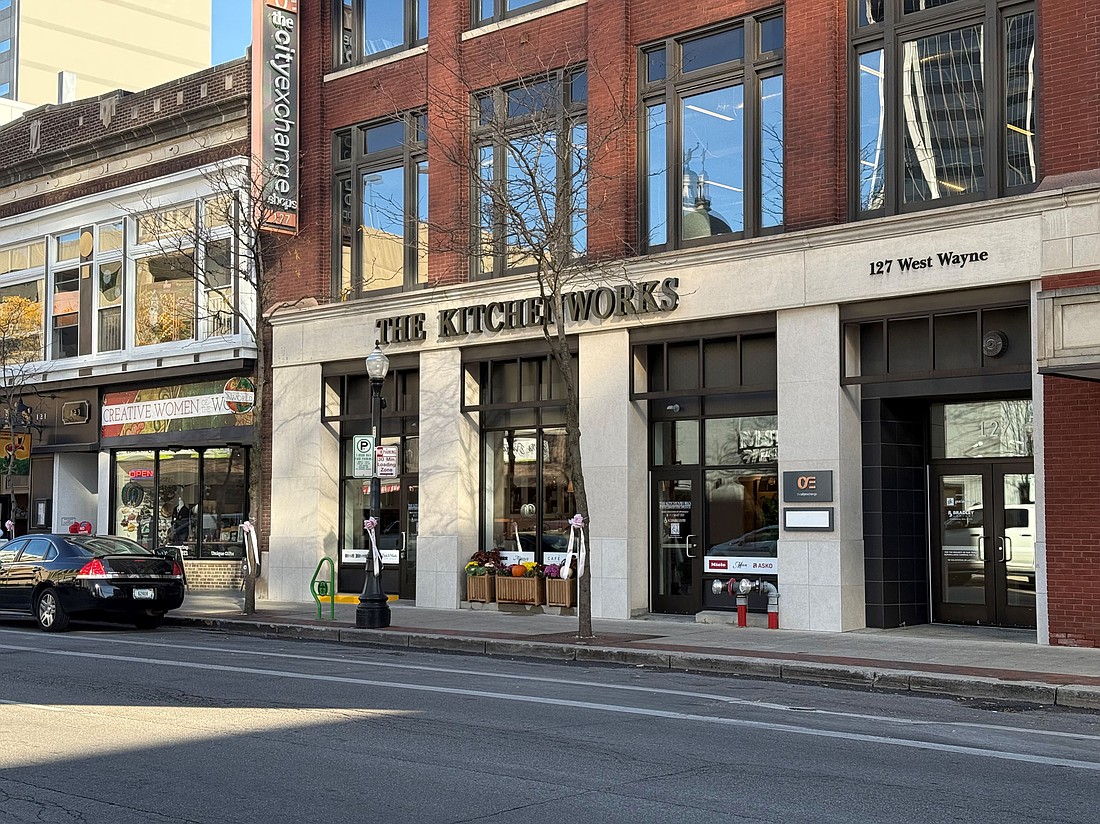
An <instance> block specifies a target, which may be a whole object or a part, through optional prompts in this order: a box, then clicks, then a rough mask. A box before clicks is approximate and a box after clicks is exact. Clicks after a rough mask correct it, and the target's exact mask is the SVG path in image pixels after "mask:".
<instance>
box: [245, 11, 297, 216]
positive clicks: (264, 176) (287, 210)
mask: <svg viewBox="0 0 1100 824" xmlns="http://www.w3.org/2000/svg"><path fill="white" fill-rule="evenodd" d="M252 17H253V20H254V27H253V32H252V156H253V157H254V158H255V159H256V161H257V162H258V169H257V170H256V172H257V173H258V174H257V178H258V179H257V180H255V181H254V184H255V187H256V189H257V192H256V198H257V206H258V208H260V209H262V212H261V214H260V217H261V228H264V229H268V230H271V231H276V232H289V233H290V234H297V232H298V85H299V84H298V0H255V6H254V9H253V15H252Z"/></svg>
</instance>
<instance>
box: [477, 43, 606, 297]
mask: <svg viewBox="0 0 1100 824" xmlns="http://www.w3.org/2000/svg"><path fill="white" fill-rule="evenodd" d="M587 73H588V65H587V64H586V63H581V64H571V65H568V66H563V67H561V68H559V69H553V70H550V71H547V72H542V73H539V74H537V75H533V76H530V77H526V78H523V79H520V80H516V81H512V82H510V83H505V84H503V85H500V86H494V87H491V88H487V89H481V90H479V91H476V92H474V93H473V94H471V95H470V168H471V170H472V173H471V175H470V182H469V183H470V216H471V219H470V248H471V250H472V254H471V255H470V262H469V266H470V279H471V280H487V279H490V278H496V277H504V276H506V275H517V274H523V273H527V272H532V271H534V270H535V269H536V266H535V265H526V266H525V265H518V266H513V265H509V263H508V257H509V254H508V252H507V250H506V248H505V234H506V225H505V224H506V219H505V216H504V214H503V212H502V211H501V210H500V209H499V208H494V209H493V212H494V213H493V214H492V215H491V221H490V222H491V225H492V227H493V231H492V241H491V251H490V252H484V251H483V244H482V241H481V239H480V237H479V232H480V227H481V219H482V215H483V209H482V206H483V196H482V184H481V183H480V180H481V178H480V169H481V162H480V156H481V152H482V151H483V150H486V149H487V150H489V151H491V152H492V169H493V177H492V183H491V187H492V188H494V189H496V188H497V187H500V186H506V185H507V180H508V174H507V173H508V153H509V150H510V149H511V148H512V147H513V145H514V144H513V142H512V141H514V140H519V139H522V138H525V137H534V136H536V135H537V134H538V133H539V132H538V129H539V127H543V126H546V125H548V124H549V123H550V122H552V123H553V129H554V131H553V134H554V137H555V141H556V142H557V146H558V147H559V148H558V150H557V152H556V164H557V170H556V178H555V192H554V195H555V210H556V209H558V208H560V207H561V206H562V204H561V203H560V202H559V201H560V195H561V194H562V190H563V187H564V181H565V179H566V177H567V176H571V174H572V173H575V170H573V166H572V158H573V154H574V141H573V135H574V133H575V131H576V129H577V128H580V127H583V128H584V129H585V130H586V134H587V129H588V93H587V81H586V84H585V96H584V99H583V100H581V101H578V100H574V99H573V96H572V95H573V83H574V81H575V80H576V78H578V77H579V76H581V75H587ZM543 82H550V83H553V84H555V85H556V89H555V92H556V94H555V100H554V103H555V108H554V111H553V113H552V116H551V115H548V114H544V113H540V112H531V113H528V114H520V115H516V116H510V115H509V114H508V103H509V98H508V95H509V93H510V92H514V91H517V90H521V89H525V88H532V87H534V86H535V85H537V84H540V83H543ZM482 100H491V101H492V114H491V116H490V121H489V122H487V123H483V122H482V119H481V108H480V101H482ZM502 118H503V119H502ZM547 133H548V132H547V131H543V134H547ZM586 151H587V142H586ZM582 171H587V165H584V167H583V168H582ZM584 188H585V200H586V201H587V182H585V184H584ZM569 191H574V189H573V188H572V187H569ZM570 214H571V217H570V220H571V222H572V223H573V225H576V220H577V218H578V217H581V218H583V221H584V228H583V233H584V236H585V238H586V243H585V247H586V248H585V249H582V250H581V251H580V254H579V257H581V258H583V257H584V256H585V254H586V253H587V231H588V220H587V210H586V209H573V208H572V207H571V208H570ZM578 234H579V232H578ZM576 251H577V250H576V249H572V248H571V249H570V250H568V252H569V254H570V255H572V254H574V253H575V252H576ZM490 256H491V258H492V267H491V269H490V270H488V271H486V270H485V269H484V267H483V266H482V261H484V260H486V259H488V258H489V257H490Z"/></svg>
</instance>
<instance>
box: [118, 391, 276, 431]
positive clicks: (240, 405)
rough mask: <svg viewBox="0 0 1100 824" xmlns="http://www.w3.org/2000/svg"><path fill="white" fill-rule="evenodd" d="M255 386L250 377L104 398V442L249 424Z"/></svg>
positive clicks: (131, 392)
mask: <svg viewBox="0 0 1100 824" xmlns="http://www.w3.org/2000/svg"><path fill="white" fill-rule="evenodd" d="M255 396H256V392H255V388H254V386H253V384H252V380H251V379H250V378H243V377H242V378H230V379H229V380H227V381H204V382H202V383H186V384H178V385H175V386H158V387H155V388H150V389H132V390H129V391H126V392H111V393H109V394H106V395H104V396H103V408H102V410H101V412H100V425H101V427H102V430H101V431H102V436H103V437H104V438H123V437H127V436H130V435H149V434H154V433H158V432H184V431H192V430H196V429H222V428H225V427H233V426H251V425H252V422H253V420H252V418H253V415H252V412H253V409H254V407H255Z"/></svg>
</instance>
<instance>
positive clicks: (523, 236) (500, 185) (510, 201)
mask: <svg viewBox="0 0 1100 824" xmlns="http://www.w3.org/2000/svg"><path fill="white" fill-rule="evenodd" d="M587 98H588V76H587V74H586V72H585V70H584V69H569V70H563V71H558V72H552V73H550V74H548V75H543V76H540V77H535V78H531V79H528V80H525V81H522V82H520V83H517V84H515V85H512V86H507V87H503V88H500V89H495V90H491V91H487V92H483V93H481V94H479V95H477V97H476V98H475V105H474V113H475V120H476V122H475V125H474V141H475V143H476V149H475V155H474V156H475V158H476V163H477V173H476V174H475V175H474V180H473V183H474V186H475V190H476V192H475V198H474V203H475V205H476V207H477V215H476V217H475V225H476V227H477V232H478V235H479V239H480V249H479V252H478V254H477V255H476V256H475V260H476V261H477V266H478V271H479V273H480V274H482V275H499V274H503V273H504V272H514V271H522V270H524V269H534V268H536V267H537V266H538V265H539V261H540V260H542V259H544V256H545V255H546V254H547V251H548V250H550V251H551V253H554V254H563V255H581V254H583V253H584V252H585V250H586V246H587V218H586V214H585V212H586V209H587V183H588V181H587V161H588V154H587V142H588V133H587V127H586V124H585V114H586V106H587Z"/></svg>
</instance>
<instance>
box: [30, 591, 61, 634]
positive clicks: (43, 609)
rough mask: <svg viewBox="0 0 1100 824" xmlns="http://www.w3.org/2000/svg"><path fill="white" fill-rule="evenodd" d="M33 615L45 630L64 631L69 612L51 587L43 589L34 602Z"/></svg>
mask: <svg viewBox="0 0 1100 824" xmlns="http://www.w3.org/2000/svg"><path fill="white" fill-rule="evenodd" d="M34 617H35V618H36V619H37V620H38V626H40V627H41V628H42V629H44V630H45V631H46V632H64V631H65V630H66V629H68V627H69V613H67V612H65V607H63V606H62V605H61V599H60V598H58V597H57V593H56V592H55V591H54V590H52V589H44V590H42V592H41V593H40V594H39V596H38V600H37V601H36V602H35V604H34Z"/></svg>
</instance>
